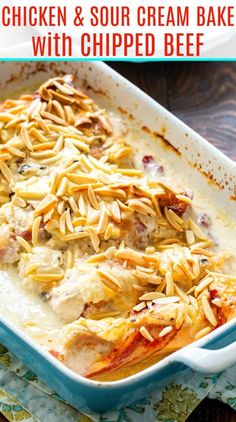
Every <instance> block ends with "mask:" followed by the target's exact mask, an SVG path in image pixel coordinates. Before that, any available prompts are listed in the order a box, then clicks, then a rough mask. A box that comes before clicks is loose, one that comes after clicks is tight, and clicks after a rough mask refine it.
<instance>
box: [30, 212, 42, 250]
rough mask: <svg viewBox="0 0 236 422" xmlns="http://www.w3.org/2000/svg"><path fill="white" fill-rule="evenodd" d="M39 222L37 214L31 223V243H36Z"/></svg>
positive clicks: (39, 217)
mask: <svg viewBox="0 0 236 422" xmlns="http://www.w3.org/2000/svg"><path fill="white" fill-rule="evenodd" d="M40 223H41V216H38V217H36V218H35V219H34V221H33V225H32V243H33V245H36V244H37V243H38V237H39V226H40Z"/></svg>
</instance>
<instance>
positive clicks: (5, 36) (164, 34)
mask: <svg viewBox="0 0 236 422" xmlns="http://www.w3.org/2000/svg"><path fill="white" fill-rule="evenodd" d="M0 57H1V58H7V57H11V58H13V57H15V58H37V57H45V58H64V57H65V58H70V57H73V58H81V59H85V58H88V59H94V58H106V59H109V58H112V59H115V58H132V59H134V58H136V59H145V58H147V59H151V58H153V59H155V58H156V59H161V58H196V57H209V58H211V57H227V58H230V57H236V3H235V2H233V1H230V0H206V1H200V0H198V1H197V0H189V1H186V0H172V1H168V0H166V1H157V0H145V1H143V0H132V1H130V2H128V1H124V0H112V1H111V0H110V1H109V0H107V1H105V0H103V1H101V0H96V1H95V0H87V1H79V0H70V1H69V2H68V3H67V2H63V1H58V2H55V0H47V1H46V0H41V1H38V0H37V1H36V0H35V1H33V0H31V1H29V0H21V1H20V2H19V1H13V0H12V1H9V0H8V1H7V2H6V1H4V0H2V2H1V6H0Z"/></svg>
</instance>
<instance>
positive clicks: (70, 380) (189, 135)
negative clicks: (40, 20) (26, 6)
mask: <svg viewBox="0 0 236 422" xmlns="http://www.w3.org/2000/svg"><path fill="white" fill-rule="evenodd" d="M0 69H1V76H0V88H1V89H2V90H3V89H4V90H8V87H9V90H10V85H11V84H12V81H14V83H17V84H18V83H19V84H23V86H27V85H29V86H31V84H32V81H36V80H46V79H47V78H48V77H52V76H54V75H59V74H62V73H63V74H64V73H72V74H74V75H76V76H77V77H78V80H79V84H80V85H81V86H82V85H85V86H86V87H90V90H91V91H93V90H94V91H95V92H102V95H103V96H105V97H106V101H107V102H109V103H111V104H112V106H113V108H117V109H118V108H119V107H120V108H122V110H127V111H128V113H129V115H132V120H133V121H135V124H136V125H137V127H140V128H143V127H145V128H149V130H150V131H153V132H158V133H163V130H165V138H166V139H168V142H169V143H170V144H171V145H172V146H173V147H174V148H175V149H177V150H178V151H179V154H178V155H177V154H175V155H174V157H173V160H176V161H173V163H176V166H177V165H178V167H181V166H183V165H184V166H185V168H186V169H187V168H188V172H189V175H190V176H189V177H193V178H197V180H198V181H199V183H201V186H202V188H203V189H204V190H205V191H206V192H207V194H208V195H209V198H212V200H214V201H216V202H218V203H219V204H220V206H221V207H224V208H225V209H226V210H227V213H228V214H229V215H230V216H231V218H232V217H233V218H235V217H236V213H235V200H232V198H233V197H235V186H236V166H235V164H234V163H233V162H232V161H231V160H230V159H228V158H227V157H225V156H224V155H223V154H221V153H220V152H219V151H218V150H217V149H215V148H214V147H212V146H211V145H210V144H209V143H207V142H206V141H205V140H204V139H202V138H201V137H200V136H199V135H197V134H196V133H195V132H193V131H192V130H191V129H190V128H188V127H187V126H186V125H184V124H183V123H182V122H180V121H179V120H178V119H177V118H175V117H174V116H173V115H172V114H171V113H169V112H168V111H167V110H165V109H164V108H163V107H161V106H160V105H159V104H157V103H156V102H155V101H154V100H152V99H151V98H150V97H148V96H147V95H146V94H144V93H143V92H142V91H140V90H139V89H138V88H136V87H135V86H133V85H132V84H131V83H129V82H128V81H127V80H125V79H124V78H122V77H121V76H120V75H118V74H117V73H116V72H114V71H113V70H112V69H110V68H109V67H108V66H106V65H105V64H104V63H101V62H93V63H89V62H86V63H85V62H84V63H83V62H78V63H76V62H69V63H64V62H57V63H53V62H42V63H39V62H32V63H20V62H17V63H14V62H8V63H1V64H0ZM169 154H171V152H169ZM173 154H174V153H173ZM178 160H179V161H178ZM180 160H181V161H180ZM177 161H178V162H177ZM200 169H201V171H200ZM203 173H204V174H208V175H209V177H210V179H211V181H212V180H214V181H215V182H216V183H211V184H209V183H208V180H207V178H206V176H203ZM191 175H192V176H191ZM219 186H220V188H219ZM0 343H2V344H3V345H5V346H6V347H7V348H8V349H9V350H11V351H12V352H13V353H15V354H16V355H17V356H18V357H19V358H20V359H21V360H22V361H23V362H24V363H25V364H26V365H27V366H28V367H30V368H31V369H32V370H33V371H34V372H35V373H36V374H37V375H38V376H39V377H40V378H41V379H42V380H43V381H45V382H46V383H47V384H48V385H49V386H50V387H51V388H52V389H53V390H54V391H56V392H57V393H58V394H59V395H60V396H61V397H62V398H63V399H65V400H67V401H68V402H69V403H71V405H73V406H74V407H76V408H78V409H80V410H82V411H84V412H91V411H93V412H98V413H103V412H105V411H107V410H111V409H117V408H121V407H123V406H124V405H127V404H128V403H131V402H134V401H136V400H138V399H139V398H142V397H143V396H145V395H146V394H147V393H148V392H150V391H152V390H153V389H155V387H156V386H157V384H158V383H160V382H161V383H162V382H163V383H165V382H166V380H169V381H170V380H171V378H173V379H175V380H176V379H177V378H178V373H179V372H180V371H183V370H184V369H185V368H186V367H191V368H192V369H194V370H196V371H199V372H202V373H204V374H210V373H215V372H220V371H222V370H224V369H226V368H228V367H229V366H231V365H233V364H234V363H236V319H233V320H231V321H230V322H228V323H226V324H225V325H224V326H222V327H220V328H217V329H216V330H215V331H213V332H212V333H210V334H208V335H207V336H206V337H204V338H203V339H201V340H198V341H197V342H194V343H193V344H191V345H189V346H187V347H185V348H183V349H181V350H179V351H177V352H175V353H172V354H171V355H170V356H168V357H166V358H164V359H163V360H162V361H160V362H158V363H156V364H154V365H152V366H150V367H149V368H147V369H145V370H143V371H141V372H139V373H137V374H135V375H132V376H130V377H128V378H125V379H123V380H120V381H115V382H98V381H93V380H89V379H85V378H83V377H82V376H79V375H77V374H75V373H74V372H72V371H71V370H70V369H68V368H67V367H66V366H64V365H63V364H62V363H60V362H59V361H58V360H57V359H55V358H54V357H53V356H52V355H50V354H49V353H48V352H47V351H45V350H43V349H42V348H41V347H39V346H38V345H36V343H34V342H33V341H32V339H30V338H29V337H28V336H27V335H26V334H25V333H23V332H22V331H21V330H20V329H19V328H17V327H16V326H15V325H13V324H12V322H11V321H9V320H7V319H6V317H5V316H4V315H1V320H0Z"/></svg>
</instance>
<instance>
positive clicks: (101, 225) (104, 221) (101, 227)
mask: <svg viewBox="0 0 236 422" xmlns="http://www.w3.org/2000/svg"><path fill="white" fill-rule="evenodd" d="M107 225H108V215H107V211H106V210H102V212H101V215H100V218H99V222H98V225H97V233H104V231H105V230H106V228H107Z"/></svg>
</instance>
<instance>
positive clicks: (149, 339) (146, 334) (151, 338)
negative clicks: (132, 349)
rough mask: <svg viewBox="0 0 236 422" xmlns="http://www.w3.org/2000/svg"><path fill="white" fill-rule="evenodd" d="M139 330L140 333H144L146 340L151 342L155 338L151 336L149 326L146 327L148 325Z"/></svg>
mask: <svg viewBox="0 0 236 422" xmlns="http://www.w3.org/2000/svg"><path fill="white" fill-rule="evenodd" d="M139 332H140V334H142V336H143V337H144V338H145V339H146V340H148V341H150V342H152V341H154V338H153V337H152V336H151V334H150V333H149V331H148V330H147V328H146V327H141V328H140V329H139Z"/></svg>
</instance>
